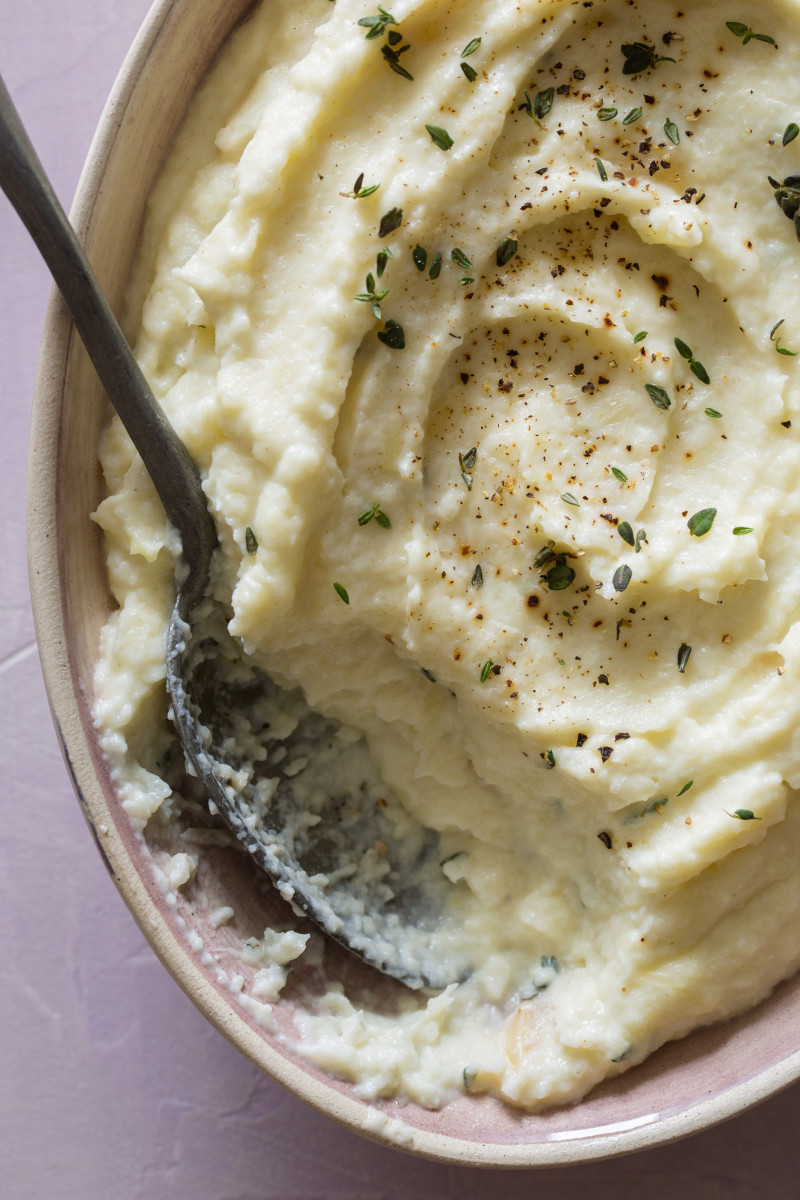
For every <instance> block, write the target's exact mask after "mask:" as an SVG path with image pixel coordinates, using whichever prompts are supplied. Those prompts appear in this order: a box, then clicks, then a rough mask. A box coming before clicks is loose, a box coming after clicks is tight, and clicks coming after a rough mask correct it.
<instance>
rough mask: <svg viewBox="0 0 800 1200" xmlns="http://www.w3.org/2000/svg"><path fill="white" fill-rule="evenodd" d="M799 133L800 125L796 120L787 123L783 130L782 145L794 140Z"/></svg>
mask: <svg viewBox="0 0 800 1200" xmlns="http://www.w3.org/2000/svg"><path fill="white" fill-rule="evenodd" d="M798 133H800V125H796V124H795V123H794V121H792V123H791V124H790V125H787V126H786V128H785V129H784V131H783V138H782V139H781V142H782V145H784V146H788V145H789V142H793V141H794V139H795V138H796V137H797V135H798Z"/></svg>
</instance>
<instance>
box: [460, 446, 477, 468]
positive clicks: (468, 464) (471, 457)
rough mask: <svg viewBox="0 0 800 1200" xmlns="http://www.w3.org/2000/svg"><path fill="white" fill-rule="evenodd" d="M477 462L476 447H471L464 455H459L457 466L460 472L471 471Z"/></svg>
mask: <svg viewBox="0 0 800 1200" xmlns="http://www.w3.org/2000/svg"><path fill="white" fill-rule="evenodd" d="M477 461H478V447H477V446H473V447H472V449H471V450H468V451H467V453H466V454H459V456H458V465H459V466H460V467H461V470H462V471H471V470H472V468H473V467H474V466H475V463H476V462H477Z"/></svg>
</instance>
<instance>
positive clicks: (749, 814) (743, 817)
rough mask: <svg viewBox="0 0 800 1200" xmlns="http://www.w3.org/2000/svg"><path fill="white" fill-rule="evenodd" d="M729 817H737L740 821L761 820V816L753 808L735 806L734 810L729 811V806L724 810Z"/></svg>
mask: <svg viewBox="0 0 800 1200" xmlns="http://www.w3.org/2000/svg"><path fill="white" fill-rule="evenodd" d="M722 811H723V812H724V813H726V814H727V816H729V817H736V818H737V819H738V820H739V821H760V820H761V817H757V816H756V814H755V813H754V812H753V810H752V809H751V808H735V809H734V810H733V812H732V813H731V812H728V810H727V808H725V809H723V810H722Z"/></svg>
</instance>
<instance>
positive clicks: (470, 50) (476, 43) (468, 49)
mask: <svg viewBox="0 0 800 1200" xmlns="http://www.w3.org/2000/svg"><path fill="white" fill-rule="evenodd" d="M480 44H481V39H480V38H479V37H476V38H473V39H472V41H471V42H467V44H466V46H465V47H464V49H463V50H462V51H461V57H462V58H469V56H470V54H474V53H475V51H476V50H477V49H478V48H479V47H480Z"/></svg>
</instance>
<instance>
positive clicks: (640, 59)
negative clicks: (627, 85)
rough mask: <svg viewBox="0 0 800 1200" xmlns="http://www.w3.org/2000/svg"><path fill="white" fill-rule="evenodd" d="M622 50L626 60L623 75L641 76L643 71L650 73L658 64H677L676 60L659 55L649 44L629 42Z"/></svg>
mask: <svg viewBox="0 0 800 1200" xmlns="http://www.w3.org/2000/svg"><path fill="white" fill-rule="evenodd" d="M621 49H622V55H623V58H624V59H625V63H624V65H623V68H622V74H623V75H640V74H641V73H642V71H648V70H649V69H650V67H654V66H655V65H656V64H657V63H660V62H675V59H674V58H668V57H667V56H666V55H665V54H658V53H657V51H656V48H655V46H648V44H647V42H629V43H627V44H626V45H624V46H622V47H621Z"/></svg>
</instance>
